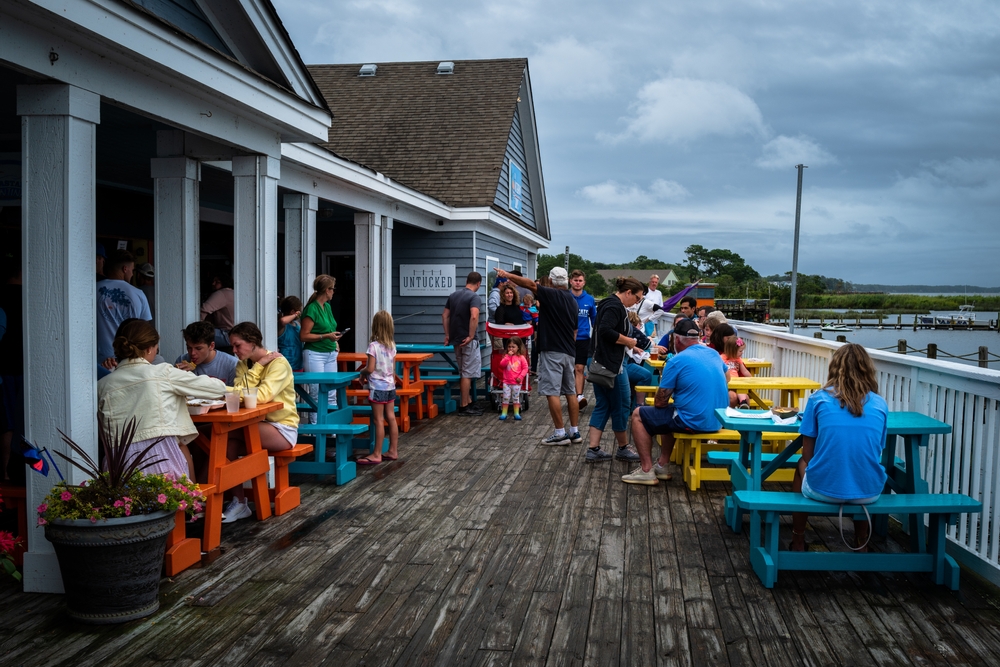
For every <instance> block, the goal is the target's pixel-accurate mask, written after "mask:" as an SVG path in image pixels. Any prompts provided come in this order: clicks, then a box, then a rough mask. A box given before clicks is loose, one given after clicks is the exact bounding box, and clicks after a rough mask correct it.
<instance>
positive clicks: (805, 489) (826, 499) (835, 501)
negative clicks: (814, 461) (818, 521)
mask: <svg viewBox="0 0 1000 667" xmlns="http://www.w3.org/2000/svg"><path fill="white" fill-rule="evenodd" d="M808 472H809V471H808V470H807V471H806V474H803V475H802V495H803V496H805V497H806V498H809V499H810V500H818V501H819V502H821V503H830V504H831V505H871V504H872V503H873V502H875V501H876V500H878V499H879V497H880V496H881V495H882V494H881V493H877V494H875V495H874V496H872V497H870V498H855V499H853V500H845V499H843V498H834V497H833V496H828V495H826V494H825V493H820V492H819V491H817V490H816V489H814V488H812V487H811V486H809V483H808V482H807V481H806V478H807V477H808V476H809V475H808Z"/></svg>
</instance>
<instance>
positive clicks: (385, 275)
mask: <svg viewBox="0 0 1000 667" xmlns="http://www.w3.org/2000/svg"><path fill="white" fill-rule="evenodd" d="M393 222H394V221H393V219H392V218H391V217H389V216H385V215H383V216H382V258H381V262H380V263H381V266H382V272H381V273H382V277H381V283H380V284H381V288H382V289H381V298H380V301H381V303H380V306H379V307H380V308H381V309H382V310H388V311H389V312H390V313H391V312H392V227H393Z"/></svg>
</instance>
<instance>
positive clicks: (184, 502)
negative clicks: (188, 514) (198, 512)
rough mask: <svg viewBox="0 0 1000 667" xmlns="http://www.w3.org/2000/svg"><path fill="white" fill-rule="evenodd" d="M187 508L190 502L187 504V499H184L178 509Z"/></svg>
mask: <svg viewBox="0 0 1000 667" xmlns="http://www.w3.org/2000/svg"><path fill="white" fill-rule="evenodd" d="M187 508H188V504H187V501H186V500H182V501H181V504H180V505H178V506H177V509H179V510H186V509H187Z"/></svg>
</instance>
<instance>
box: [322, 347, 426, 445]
mask: <svg viewBox="0 0 1000 667" xmlns="http://www.w3.org/2000/svg"><path fill="white" fill-rule="evenodd" d="M433 356H434V354H433V353H431V352H399V351H397V352H396V379H397V380H399V383H400V386H399V389H397V391H396V397H397V398H398V399H399V429H400V430H401V431H402V432H403V433H406V432H408V431H409V430H410V400H411V399H412V400H415V402H416V406H417V419H423V418H424V414H425V412H426V414H427V418H428V419H433V418H434V417H437V414H438V409H437V405H435V404H434V403H433V401H430V400H428V401H427V407H426V409H425V408H424V391H425V390H426V387H425V386H424V381H423V380H421V379H420V364H422V363H423V362H425V361H427V360H428V359H430V358H431V357H433ZM352 363H353V364H357V367H356V370H360V369H362V368H364V364H366V363H368V354H367V353H365V352H341V353H340V354H339V355H337V364H338V365H341V364H343V367H344V369H345V370H346V368H347V365H348V364H352ZM352 370H355V369H352Z"/></svg>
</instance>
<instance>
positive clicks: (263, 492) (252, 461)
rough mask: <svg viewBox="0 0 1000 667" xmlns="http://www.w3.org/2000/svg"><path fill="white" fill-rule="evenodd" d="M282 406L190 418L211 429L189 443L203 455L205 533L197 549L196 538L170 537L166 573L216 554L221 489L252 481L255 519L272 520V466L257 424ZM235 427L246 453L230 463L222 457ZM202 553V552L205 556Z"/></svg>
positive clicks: (264, 406) (269, 404)
mask: <svg viewBox="0 0 1000 667" xmlns="http://www.w3.org/2000/svg"><path fill="white" fill-rule="evenodd" d="M281 407H282V404H281V403H280V402H273V403H261V404H259V405H257V407H256V408H253V409H247V408H240V410H239V411H238V412H232V413H230V412H227V411H226V410H225V409H221V410H212V411H210V412H207V413H205V414H203V415H191V421H193V422H194V423H196V424H211V425H212V430H211V431H210V432H209V434H208V435H207V436H206V435H205V434H204V433H203V432H202V433H199V434H198V437H197V438H196V439H195V441H194V442H195V444H197V445H198V447H200V448H201V449H202V450H204V451H205V452H206V453H207V454H208V483H207V485H201V488H202V490H203V491H204V493H205V519H204V521H205V533H204V536H203V537H202V540H201V544H200V545H199V544H198V540H197V539H194V538H181V537H180V535H183V533H182V532H181V531H180V530H176V529H175V531H174V532H175V533H177V536H175V535H173V534H172V535H171V537H170V538H169V539H168V543H167V567H168V571H170V570H172V571H174V572H179V571H181V570H183V569H185V568H187V567H190V566H191V565H193V564H194V563H196V562H198V560H203V561H204V562H206V563H210V562H211V561H213V560H215V558H216V557H217V556H218V555H219V544H220V543H221V541H222V504H223V503H222V494H223V492H224V491H228V490H229V489H232V488H233V487H236V486H239V485H240V484H243V482H247V481H252V482H253V501H254V506H255V508H256V513H257V519H258V520H261V521H263V520H264V519H267V518H268V517H270V516H271V499H270V498H269V497H268V493H267V472H268V470H270V468H271V466H270V464H269V463H268V460H267V450H265V449H264V448H263V447H261V444H260V431H259V430H258V429H257V424H258V423H260V422H262V421H264V417H266V416H267V414H268V413H269V412H274V411H275V410H280V409H281ZM238 429H243V441H244V443H245V446H246V451H245V452H244V453H243V454H244V455H243V456H242V457H241V458H239V459H237V460H235V461H230V460H229V459H228V458H227V457H226V447H227V446H228V444H229V434H230V433H231V432H233V431H236V430H238ZM181 528H183V524H182V526H181ZM202 552H204V553H205V556H204V557H202V555H201V554H202Z"/></svg>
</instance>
